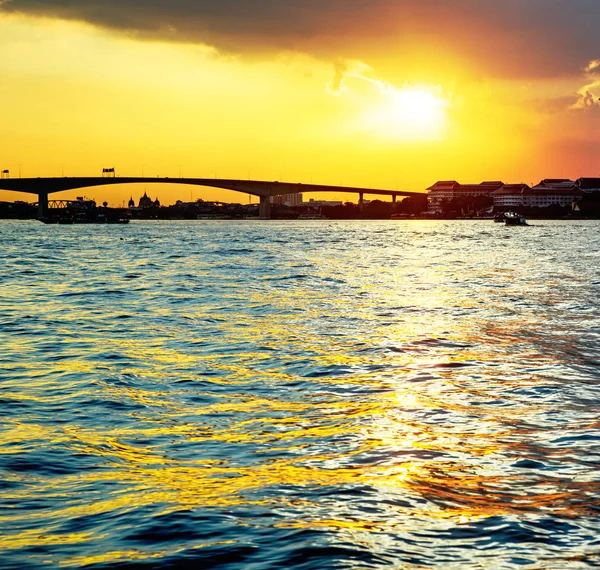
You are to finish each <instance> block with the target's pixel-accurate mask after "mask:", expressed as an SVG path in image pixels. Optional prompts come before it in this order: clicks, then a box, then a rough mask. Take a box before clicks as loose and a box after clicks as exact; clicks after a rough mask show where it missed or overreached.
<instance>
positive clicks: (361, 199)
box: [358, 192, 365, 212]
mask: <svg viewBox="0 0 600 570" xmlns="http://www.w3.org/2000/svg"><path fill="white" fill-rule="evenodd" d="M364 207H365V195H364V194H363V193H362V192H361V193H360V194H359V195H358V211H359V212H362V211H363V209H364Z"/></svg>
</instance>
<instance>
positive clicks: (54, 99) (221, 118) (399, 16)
mask: <svg viewBox="0 0 600 570" xmlns="http://www.w3.org/2000/svg"><path fill="white" fill-rule="evenodd" d="M598 29H600V3H599V2H598V0H527V1H526V2H525V1H523V0H502V1H498V0H493V1H492V0H454V1H452V2H449V1H448V0H318V1H317V0H301V1H300V0H285V1H282V0H169V2H165V1H164V0H77V1H76V2H74V1H73V0H0V109H2V116H1V117H0V125H1V128H0V169H2V170H3V169H9V170H10V175H11V176H13V177H16V176H19V175H21V176H22V177H37V176H42V177H43V176H96V175H100V174H101V172H102V168H110V167H114V168H115V170H116V172H117V175H121V176H141V175H145V176H169V177H175V176H179V175H181V176H189V177H218V178H243V179H246V178H251V179H257V180H280V181H291V182H305V183H310V182H313V183H318V184H334V185H348V186H361V187H377V188H384V189H403V190H408V191H425V189H426V188H427V187H428V186H430V185H432V184H433V183H434V182H435V181H437V180H458V181H460V182H466V183H467V182H468V183H476V182H481V181H483V180H503V181H505V182H507V183H508V182H512V183H517V182H526V183H536V182H538V181H539V180H541V179H542V178H549V177H571V178H577V177H580V176H600V138H599V135H598V133H600V106H599V103H600V101H599V97H600V43H599V42H598V40H597V30H598ZM144 190H146V191H147V192H148V193H149V194H150V195H151V197H152V198H155V197H158V198H159V199H160V200H161V202H162V203H163V204H170V203H173V202H175V200H177V199H182V200H184V201H187V200H190V199H193V200H196V199H198V198H202V199H205V200H215V199H216V200H224V201H228V202H242V203H246V202H247V201H248V197H247V196H245V195H240V194H236V193H234V192H228V191H222V190H217V189H208V188H198V187H186V186H169V185H154V186H153V185H148V186H145V187H144V186H140V185H137V186H125V185H123V186H114V187H109V188H94V189H90V190H86V191H84V192H83V193H84V194H85V195H86V196H88V197H91V198H95V199H96V200H97V201H99V202H102V201H104V200H106V201H108V202H109V203H110V204H111V205H121V204H122V203H123V201H126V200H128V199H129V197H130V196H131V195H133V197H134V199H135V200H136V201H137V199H138V198H139V196H140V195H141V194H142V193H143V192H144ZM81 194H82V191H74V192H70V193H69V192H65V193H63V194H61V195H56V197H59V196H60V197H64V198H69V197H71V198H72V197H74V196H75V195H81ZM309 197H314V198H319V197H320V196H319V195H310V196H309V195H307V196H306V197H305V199H308V198H309ZM323 197H325V198H326V199H332V195H324V196H323ZM339 198H340V199H349V196H348V195H340V196H339ZM12 199H31V197H30V196H27V195H23V194H14V193H9V192H4V191H0V200H12ZM352 199H354V198H352Z"/></svg>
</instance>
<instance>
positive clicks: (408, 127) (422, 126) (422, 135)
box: [368, 87, 450, 141]
mask: <svg viewBox="0 0 600 570" xmlns="http://www.w3.org/2000/svg"><path fill="white" fill-rule="evenodd" d="M382 96H383V98H384V101H383V104H382V105H381V107H380V108H379V109H378V110H377V111H375V112H373V113H372V114H371V115H370V116H369V119H368V122H369V123H370V124H371V126H372V127H374V128H375V129H376V130H378V131H379V132H381V133H382V134H384V135H386V136H390V137H393V138H399V139H406V140H424V141H427V140H441V139H442V137H443V135H444V132H445V130H446V123H447V109H448V107H449V106H450V102H449V101H448V100H447V99H445V98H444V97H443V96H440V95H438V94H437V93H436V92H435V90H434V89H428V88H425V87H404V88H402V89H394V88H388V89H386V90H384V91H382Z"/></svg>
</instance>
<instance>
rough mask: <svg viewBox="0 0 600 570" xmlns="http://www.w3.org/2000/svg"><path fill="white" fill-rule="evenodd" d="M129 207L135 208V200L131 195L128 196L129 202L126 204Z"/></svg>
mask: <svg viewBox="0 0 600 570" xmlns="http://www.w3.org/2000/svg"><path fill="white" fill-rule="evenodd" d="M127 206H128V207H129V208H135V202H134V201H133V196H131V197H130V198H129V202H128V204H127Z"/></svg>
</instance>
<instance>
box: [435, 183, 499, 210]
mask: <svg viewBox="0 0 600 570" xmlns="http://www.w3.org/2000/svg"><path fill="white" fill-rule="evenodd" d="M502 186H504V182H501V181H500V180H493V181H485V182H482V183H481V184H459V183H458V182H457V181H456V180H441V181H439V182H436V183H435V184H434V185H433V186H430V187H429V188H427V192H428V197H427V201H428V205H429V208H428V211H429V212H430V213H434V214H439V213H441V212H442V203H444V202H450V201H451V200H454V199H457V198H476V197H477V196H486V197H490V196H491V195H492V193H493V192H495V191H496V190H498V189H499V188H501V187H502Z"/></svg>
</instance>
